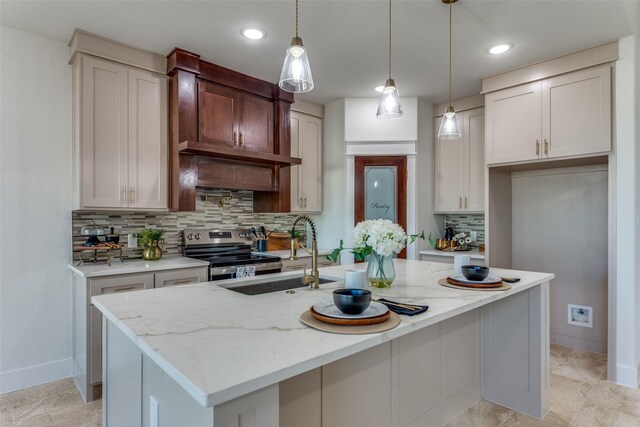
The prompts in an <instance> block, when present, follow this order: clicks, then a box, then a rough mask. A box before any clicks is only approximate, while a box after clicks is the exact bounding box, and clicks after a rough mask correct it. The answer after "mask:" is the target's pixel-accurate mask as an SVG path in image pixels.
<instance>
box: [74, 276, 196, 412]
mask: <svg viewBox="0 0 640 427" xmlns="http://www.w3.org/2000/svg"><path fill="white" fill-rule="evenodd" d="M207 278H208V267H206V266H202V267H192V268H182V269H178V270H166V271H161V272H157V273H141V274H124V275H118V276H106V277H90V278H84V277H80V276H74V280H73V293H74V298H73V347H74V348H73V360H74V368H73V370H74V372H73V376H74V379H75V381H76V385H77V386H78V389H79V390H80V393H81V394H82V397H83V398H84V399H85V401H87V402H90V401H92V400H94V399H95V398H96V397H98V396H99V393H98V392H97V389H96V386H98V385H99V384H100V383H101V382H102V366H103V363H102V362H103V360H102V357H103V353H102V340H103V336H102V313H100V310H98V309H97V308H96V307H95V306H94V305H93V304H91V297H92V296H97V295H106V294H113V293H120V292H133V291H141V290H145V289H153V288H154V287H156V288H160V287H166V286H176V285H183V284H188V283H198V282H206V281H207Z"/></svg>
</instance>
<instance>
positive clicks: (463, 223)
mask: <svg viewBox="0 0 640 427" xmlns="http://www.w3.org/2000/svg"><path fill="white" fill-rule="evenodd" d="M444 224H445V227H451V228H453V229H454V230H456V231H457V232H458V233H467V234H469V231H471V230H474V231H476V232H477V233H478V241H477V243H484V215H482V214H479V215H477V214H476V215H472V214H455V215H453V214H451V215H445V217H444Z"/></svg>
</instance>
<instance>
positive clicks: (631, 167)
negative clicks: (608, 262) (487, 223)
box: [611, 34, 640, 387]
mask: <svg viewBox="0 0 640 427" xmlns="http://www.w3.org/2000/svg"><path fill="white" fill-rule="evenodd" d="M639 44H640V37H639V36H638V35H637V34H636V35H635V36H630V37H625V38H623V39H621V40H620V43H619V56H620V59H619V60H618V61H617V63H616V72H615V81H616V85H615V86H616V91H615V129H616V148H615V153H616V154H615V168H616V174H615V182H614V186H615V188H614V190H615V195H616V206H615V216H614V217H615V218H616V229H615V234H616V240H617V243H616V247H615V256H616V261H615V273H614V274H615V277H616V287H615V295H611V297H612V298H613V301H614V304H615V311H614V312H615V319H612V320H613V321H614V322H615V325H614V327H615V366H613V369H614V374H615V375H614V376H613V379H614V380H615V381H617V382H618V383H620V384H625V385H628V386H632V387H637V386H638V383H639V380H638V377H639V375H640V366H639V365H640V314H639V313H638V312H639V311H640V310H638V307H640V295H639V294H640V266H639V264H640V262H639V261H638V260H639V257H640V242H639V241H640V213H639V212H638V209H639V207H640V200H639V199H640V152H639V151H640V148H639V147H638V136H639V131H638V130H639V129H640V119H639V118H638V113H639V112H640V110H638V109H637V108H638V102H639V101H638V100H639V99H640V81H639V77H638V74H640V54H639V53H638V51H639V50H640V46H638V45H639Z"/></svg>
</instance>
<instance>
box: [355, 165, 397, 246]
mask: <svg viewBox="0 0 640 427" xmlns="http://www.w3.org/2000/svg"><path fill="white" fill-rule="evenodd" d="M354 181H355V224H357V223H358V222H360V221H364V220H367V219H389V220H391V221H393V222H397V223H398V224H400V225H401V226H402V228H404V230H405V231H406V230H407V158H406V157H404V156H384V157H382V156H380V157H375V156H357V157H356V158H355V180H354ZM355 224H354V225H355ZM406 257H407V251H406V249H403V250H402V251H401V252H400V253H399V254H398V258H406Z"/></svg>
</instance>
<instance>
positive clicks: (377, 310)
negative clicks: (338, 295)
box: [313, 301, 389, 319]
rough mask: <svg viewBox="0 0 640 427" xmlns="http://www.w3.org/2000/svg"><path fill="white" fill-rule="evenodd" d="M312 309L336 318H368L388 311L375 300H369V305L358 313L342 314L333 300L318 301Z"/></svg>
mask: <svg viewBox="0 0 640 427" xmlns="http://www.w3.org/2000/svg"><path fill="white" fill-rule="evenodd" d="M313 309H314V310H315V311H316V313H318V314H322V315H323V316H327V317H333V318H336V319H369V318H371V317H377V316H382V315H383V314H385V313H386V312H387V311H389V309H388V308H387V306H386V305H384V304H380V303H379V302H375V301H371V305H370V306H369V307H368V308H367V309H366V310H365V311H363V312H362V313H360V314H344V313H343V312H341V311H340V310H338V307H336V305H335V304H334V303H333V301H323V302H319V303H318V304H316V305H314V306H313Z"/></svg>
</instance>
